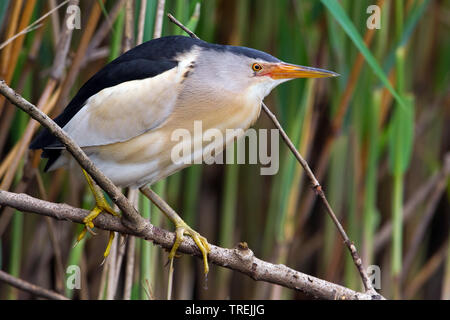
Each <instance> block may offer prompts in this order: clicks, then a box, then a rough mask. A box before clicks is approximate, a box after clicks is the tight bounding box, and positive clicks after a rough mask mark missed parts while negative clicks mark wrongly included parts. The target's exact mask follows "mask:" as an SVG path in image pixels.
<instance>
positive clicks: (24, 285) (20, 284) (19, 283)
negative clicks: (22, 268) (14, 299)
mask: <svg viewBox="0 0 450 320" xmlns="http://www.w3.org/2000/svg"><path fill="white" fill-rule="evenodd" d="M0 281H3V282H5V283H7V284H10V285H11V286H13V287H15V288H18V289H20V290H24V291H26V292H29V293H31V294H33V295H35V296H37V297H42V298H46V299H50V300H69V299H68V298H67V297H65V296H63V295H61V294H59V293H56V292H53V291H50V290H47V289H44V288H42V287H39V286H37V285H34V284H32V283H29V282H27V281H24V280H21V279H18V278H16V277H13V276H12V275H10V274H8V273H6V272H4V271H2V270H0Z"/></svg>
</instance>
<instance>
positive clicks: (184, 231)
mask: <svg viewBox="0 0 450 320" xmlns="http://www.w3.org/2000/svg"><path fill="white" fill-rule="evenodd" d="M175 226H176V237H175V243H174V244H173V247H172V250H170V253H169V261H170V262H171V263H172V261H173V259H174V258H175V256H176V252H177V249H178V247H179V246H180V244H181V242H183V238H184V235H188V236H190V237H191V238H192V239H193V240H194V242H195V244H197V247H198V248H199V249H200V251H201V253H202V255H203V264H204V271H205V274H208V272H209V266H208V253H209V252H210V251H211V247H210V246H209V243H208V240H206V238H205V237H203V236H201V235H200V234H199V233H198V232H196V231H194V230H193V229H192V228H191V227H189V226H188V225H187V224H186V223H185V222H184V221H183V220H181V219H180V220H179V221H177V222H176V223H175Z"/></svg>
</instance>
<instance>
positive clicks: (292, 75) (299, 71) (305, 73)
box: [264, 62, 339, 80]
mask: <svg viewBox="0 0 450 320" xmlns="http://www.w3.org/2000/svg"><path fill="white" fill-rule="evenodd" d="M265 69H266V72H265V73H264V75H266V76H270V77H272V79H274V80H282V79H298V78H328V77H338V76H339V74H338V73H335V72H332V71H328V70H324V69H318V68H311V67H304V66H297V65H295V64H289V63H284V62H280V63H276V64H270V65H267V66H266V68H265Z"/></svg>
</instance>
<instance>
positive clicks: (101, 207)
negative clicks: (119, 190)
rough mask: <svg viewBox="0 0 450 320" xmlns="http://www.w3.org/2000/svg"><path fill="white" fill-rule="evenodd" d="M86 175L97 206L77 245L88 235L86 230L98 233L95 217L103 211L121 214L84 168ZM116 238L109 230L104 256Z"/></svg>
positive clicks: (106, 255)
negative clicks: (110, 203)
mask: <svg viewBox="0 0 450 320" xmlns="http://www.w3.org/2000/svg"><path fill="white" fill-rule="evenodd" d="M83 173H84V176H85V177H86V180H87V182H88V185H89V188H90V189H91V191H92V193H93V195H94V198H95V203H96V205H95V208H94V209H93V210H92V211H91V213H89V214H88V215H87V216H86V217H85V218H84V219H83V223H84V229H83V231H81V233H80V234H79V235H78V238H77V242H76V243H75V245H77V244H78V243H79V242H80V241H81V240H82V239H83V238H84V236H85V235H86V232H87V231H89V233H91V234H92V235H96V234H95V232H94V231H92V229H94V222H93V221H94V219H95V218H97V216H98V215H99V214H100V213H102V212H103V211H104V212H106V213H109V214H111V215H113V216H116V217H118V216H120V215H119V214H118V213H117V212H115V211H114V210H113V208H111V206H110V205H109V204H108V202H107V201H106V199H105V196H104V195H103V192H102V190H101V189H100V188H99V187H98V186H97V185H96V184H95V182H94V180H92V178H91V177H90V176H89V174H88V173H87V172H86V171H85V170H84V169H83ZM113 240H114V231H110V232H109V241H108V245H107V246H106V250H105V252H104V253H103V256H104V257H105V259H106V257H108V255H109V252H110V250H111V245H112V242H113ZM105 259H103V262H102V264H103V263H104V262H105Z"/></svg>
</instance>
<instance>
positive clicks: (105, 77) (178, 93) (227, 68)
mask: <svg viewBox="0 0 450 320" xmlns="http://www.w3.org/2000/svg"><path fill="white" fill-rule="evenodd" d="M336 76H338V74H337V73H335V72H332V71H328V70H324V69H319V68H313V67H306V66H300V65H295V64H290V63H286V62H283V61H281V60H279V59H278V58H276V57H274V56H272V55H270V54H268V53H265V52H262V51H259V50H256V49H252V48H247V47H241V46H231V45H221V44H213V43H208V42H205V41H202V40H200V39H195V38H191V37H186V36H166V37H161V38H158V39H154V40H150V41H148V42H144V43H143V44H141V45H138V46H136V47H134V48H133V49H131V50H129V51H127V52H125V53H123V54H122V55H121V56H119V57H118V58H116V59H115V60H113V61H111V62H110V63H108V64H106V65H105V66H104V67H103V68H102V69H101V70H99V71H98V72H97V73H95V74H94V75H93V76H92V77H91V78H90V79H89V80H88V81H87V82H86V83H85V84H84V85H83V86H81V88H80V89H79V91H78V92H77V93H76V94H75V96H74V97H73V98H72V100H71V101H70V102H69V104H68V105H67V106H66V107H65V108H64V110H63V111H62V113H61V114H60V115H58V116H57V117H56V118H55V119H54V121H55V122H56V124H58V125H59V126H60V127H61V128H62V129H63V130H64V131H65V132H66V133H67V134H68V135H69V136H70V137H71V138H72V139H73V140H74V141H75V142H76V143H77V144H78V145H79V146H80V147H81V148H82V149H83V151H84V152H85V153H86V155H87V156H88V157H89V158H90V159H91V160H92V161H93V163H94V164H95V165H96V166H97V167H98V168H99V169H100V170H101V171H102V172H103V173H104V174H105V175H106V176H107V177H108V178H109V179H111V181H112V182H113V183H114V184H115V185H117V186H118V187H122V188H125V187H130V188H142V187H144V186H147V185H152V184H153V183H155V182H157V181H159V180H161V179H164V178H166V177H168V176H170V175H172V174H173V173H175V172H177V171H179V170H182V169H183V168H185V167H187V166H189V162H175V161H173V157H172V156H171V150H173V148H174V147H176V145H177V143H178V142H177V141H174V139H172V138H171V137H172V133H173V132H174V131H175V130H177V129H185V130H187V131H188V132H193V128H194V122H195V121H201V122H202V127H203V130H208V129H216V130H219V131H220V132H222V133H225V131H226V130H227V129H242V131H245V130H247V129H249V128H250V127H251V126H252V125H253V124H254V123H255V122H256V120H257V119H258V117H259V115H260V112H261V104H262V102H263V100H264V98H265V97H266V96H267V95H268V94H269V93H270V92H271V91H272V90H273V89H274V88H275V87H277V86H278V85H280V84H282V83H284V82H286V81H289V80H293V79H298V78H325V77H336ZM242 131H241V132H242ZM224 136H226V135H224ZM235 138H236V137H231V138H228V140H230V139H235ZM196 139H197V137H195V136H194V138H193V139H192V141H190V143H191V144H192V145H194V144H196V143H198V141H196ZM231 142H232V141H227V140H225V141H215V140H213V141H210V142H206V143H205V142H201V143H202V145H201V149H200V152H198V150H197V151H196V150H195V149H194V151H192V154H189V157H190V158H191V160H192V161H191V162H190V163H197V162H196V161H197V160H198V159H199V158H200V159H201V158H202V156H203V155H204V153H205V152H206V150H210V149H211V148H214V150H216V151H217V150H219V151H220V150H223V149H224V148H225V147H226V146H227V145H228V144H229V143H231ZM30 149H33V150H37V149H42V157H43V158H47V159H48V161H47V163H46V166H45V169H44V170H45V171H51V170H55V169H57V168H60V167H67V166H68V167H71V166H72V165H73V164H74V163H75V162H74V160H73V158H71V156H70V155H69V153H68V152H67V151H66V150H65V148H64V146H63V145H62V143H61V142H60V141H59V140H58V139H57V138H56V137H55V136H54V135H52V133H51V132H50V131H48V130H47V129H43V130H41V131H40V132H39V133H38V135H37V136H36V137H35V139H34V140H33V141H32V143H31V144H30ZM83 173H84V175H85V177H86V180H87V182H88V185H89V187H90V189H91V190H92V192H93V194H94V198H95V203H96V205H95V208H94V209H93V210H92V211H91V212H90V214H89V215H88V216H86V218H85V219H84V221H83V222H84V224H85V227H84V229H83V231H82V232H81V233H80V235H79V236H78V241H80V240H81V239H82V238H83V237H84V236H85V234H86V232H87V231H88V232H91V233H93V231H92V229H93V228H94V222H93V221H94V219H95V218H96V217H97V216H98V215H99V214H100V213H102V212H106V213H109V214H112V215H114V216H119V213H117V212H115V211H114V210H113V209H112V208H111V206H110V205H109V204H108V202H107V201H106V199H105V197H104V195H103V193H102V191H101V189H100V188H99V187H98V186H97V185H96V184H95V182H94V181H93V179H92V178H91V177H90V176H89V174H88V173H87V172H86V171H84V170H83ZM169 219H171V220H172V222H173V223H174V224H175V227H176V239H175V242H174V245H173V247H172V250H171V251H170V254H169V259H171V260H172V261H173V258H174V257H175V254H176V250H177V248H178V246H179V244H180V243H181V242H182V240H183V236H184V235H188V236H190V237H192V238H193V239H194V241H195V243H196V244H197V246H198V247H199V249H200V251H201V252H202V255H203V261H204V269H205V270H204V271H205V273H207V272H208V270H209V269H208V260H207V259H208V258H207V255H208V253H209V252H210V249H211V248H210V245H209V243H208V241H207V240H206V238H204V237H203V236H201V235H200V234H199V233H197V232H196V231H195V230H194V229H192V228H191V227H189V226H188V225H187V224H186V223H185V222H184V221H183V220H182V219H181V217H179V216H178V215H176V216H175V217H174V216H169ZM113 238H114V232H110V236H109V241H108V245H107V248H106V250H105V253H104V257H105V258H106V257H107V256H108V254H109V250H110V247H111V243H112V241H113Z"/></svg>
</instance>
